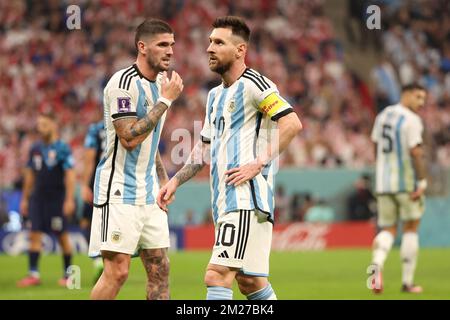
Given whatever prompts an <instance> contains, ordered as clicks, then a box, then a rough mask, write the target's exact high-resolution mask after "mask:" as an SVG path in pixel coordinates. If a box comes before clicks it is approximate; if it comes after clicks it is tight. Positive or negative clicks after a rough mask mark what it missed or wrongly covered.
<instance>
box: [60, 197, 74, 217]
mask: <svg viewBox="0 0 450 320" xmlns="http://www.w3.org/2000/svg"><path fill="white" fill-rule="evenodd" d="M74 211H75V201H74V200H73V199H66V200H64V204H63V214H64V216H66V217H68V216H70V215H71V214H72V213H73V212H74Z"/></svg>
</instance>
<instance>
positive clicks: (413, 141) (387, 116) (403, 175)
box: [372, 84, 427, 293]
mask: <svg viewBox="0 0 450 320" xmlns="http://www.w3.org/2000/svg"><path fill="white" fill-rule="evenodd" d="M425 99H426V90H425V89H424V88H423V87H421V86H420V85H417V84H411V85H407V86H405V87H403V88H402V95H401V100H400V103H399V104H396V105H393V106H389V107H387V108H386V109H384V110H383V112H381V113H380V114H379V115H378V116H377V117H376V119H375V125H374V127H373V131H372V140H373V141H374V142H375V144H376V155H377V157H376V158H377V160H376V192H377V202H378V225H379V227H380V228H381V231H380V232H379V233H378V234H377V236H376V237H375V239H374V241H373V259H372V264H373V265H374V266H375V269H374V271H375V275H376V276H375V277H374V279H373V282H372V289H373V291H374V292H375V293H381V292H382V291H383V283H382V276H381V274H382V269H383V266H384V262H385V260H386V257H387V255H388V253H389V251H390V250H391V247H392V244H393V242H394V239H395V235H396V229H397V223H398V222H399V221H402V223H403V235H402V241H401V248H400V255H401V259H402V273H403V276H402V283H403V286H402V291H403V292H410V293H420V292H422V288H421V287H420V286H416V285H414V282H413V279H414V271H415V268H416V262H417V255H418V251H419V238H418V235H417V229H418V227H419V223H420V218H421V217H422V215H423V213H424V201H425V199H424V194H425V190H426V188H427V180H426V172H425V171H426V170H425V162H424V150H423V146H422V142H423V140H422V133H423V124H422V120H421V119H420V117H419V116H418V115H417V112H418V111H419V109H420V108H422V107H423V106H424V104H425Z"/></svg>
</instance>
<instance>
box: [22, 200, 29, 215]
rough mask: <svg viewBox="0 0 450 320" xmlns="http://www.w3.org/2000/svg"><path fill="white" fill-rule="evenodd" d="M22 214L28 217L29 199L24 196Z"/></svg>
mask: <svg viewBox="0 0 450 320" xmlns="http://www.w3.org/2000/svg"><path fill="white" fill-rule="evenodd" d="M20 214H21V215H22V217H28V200H26V199H23V198H22V200H21V201H20Z"/></svg>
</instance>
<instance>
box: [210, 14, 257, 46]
mask: <svg viewBox="0 0 450 320" xmlns="http://www.w3.org/2000/svg"><path fill="white" fill-rule="evenodd" d="M212 26H213V27H214V28H228V29H231V33H232V34H233V35H235V36H239V37H241V38H242V39H244V40H245V42H249V41H250V28H249V27H248V26H247V24H246V23H245V21H244V19H242V18H240V17H236V16H225V17H219V18H217V19H216V20H215V21H214V22H213V24H212Z"/></svg>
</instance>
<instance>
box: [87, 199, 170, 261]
mask: <svg viewBox="0 0 450 320" xmlns="http://www.w3.org/2000/svg"><path fill="white" fill-rule="evenodd" d="M169 246H170V237H169V224H168V220H167V214H166V213H165V212H164V211H163V210H161V209H160V208H159V207H158V205H156V204H149V205H130V204H118V203H110V204H107V205H105V206H103V207H94V210H93V213H92V225H91V241H90V243H89V256H90V257H96V256H100V255H101V251H113V252H120V253H126V254H130V255H133V254H135V253H136V251H137V250H138V249H159V248H168V247H169Z"/></svg>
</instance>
